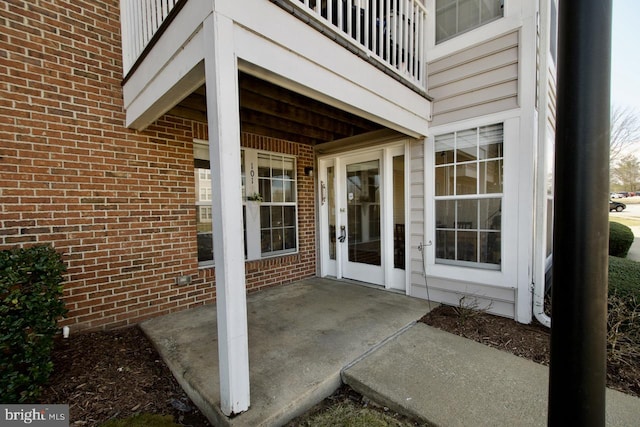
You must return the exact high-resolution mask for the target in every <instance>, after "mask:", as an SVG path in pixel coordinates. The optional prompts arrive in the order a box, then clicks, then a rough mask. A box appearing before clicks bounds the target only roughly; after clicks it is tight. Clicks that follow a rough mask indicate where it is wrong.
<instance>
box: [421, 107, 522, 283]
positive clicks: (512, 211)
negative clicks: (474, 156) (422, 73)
mask: <svg viewBox="0 0 640 427" xmlns="http://www.w3.org/2000/svg"><path fill="white" fill-rule="evenodd" d="M519 115H520V110H519V109H517V110H510V111H507V112H502V113H496V114H491V115H488V116H483V117H479V118H473V119H469V120H464V121H460V122H456V123H448V124H446V125H441V126H437V127H433V128H431V129H430V136H429V138H427V140H426V144H427V145H426V147H425V150H424V155H425V183H426V184H425V207H424V212H425V240H426V245H425V247H426V255H425V258H426V270H427V276H428V277H437V278H443V279H447V280H456V281H460V282H467V283H469V282H472V283H477V284H484V285H490V286H495V287H503V288H504V287H507V288H515V287H516V283H517V273H518V265H517V261H518V253H517V252H518V251H517V250H515V249H514V250H509V248H517V247H518V246H517V243H518V179H519V175H518V168H519V165H518V163H519V157H520V148H519V144H520V132H521V131H520V118H519ZM499 122H502V123H503V124H504V128H503V132H504V133H503V135H504V145H503V159H504V164H503V173H504V182H503V188H502V194H503V198H502V204H503V205H502V236H501V243H502V268H501V270H488V269H484V268H482V267H478V268H476V267H468V266H459V265H448V264H442V263H440V262H439V263H436V262H435V241H436V240H435V237H436V233H435V230H436V220H435V185H432V184H433V183H435V157H434V150H433V144H434V141H435V136H436V135H441V134H444V133H449V132H454V131H460V130H464V129H470V128H474V127H480V126H486V125H491V124H495V123H499Z"/></svg>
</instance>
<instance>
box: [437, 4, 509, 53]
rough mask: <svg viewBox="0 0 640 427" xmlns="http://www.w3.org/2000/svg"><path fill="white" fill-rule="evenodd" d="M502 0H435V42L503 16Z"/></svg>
mask: <svg viewBox="0 0 640 427" xmlns="http://www.w3.org/2000/svg"><path fill="white" fill-rule="evenodd" d="M503 4H504V0H436V43H440V42H443V41H445V40H448V39H450V38H452V37H455V36H456V35H458V34H461V33H464V32H466V31H469V30H472V29H474V28H477V27H480V26H481V25H484V24H486V23H488V22H490V21H493V20H495V19H498V18H501V17H502V16H503V9H504V8H503Z"/></svg>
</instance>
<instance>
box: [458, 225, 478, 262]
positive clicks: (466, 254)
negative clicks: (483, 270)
mask: <svg viewBox="0 0 640 427" xmlns="http://www.w3.org/2000/svg"><path fill="white" fill-rule="evenodd" d="M457 243H458V256H457V258H456V259H458V260H459V261H471V262H477V261H478V233H477V232H476V231H458V238H457Z"/></svg>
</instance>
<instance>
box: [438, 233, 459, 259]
mask: <svg viewBox="0 0 640 427" xmlns="http://www.w3.org/2000/svg"><path fill="white" fill-rule="evenodd" d="M436 258H440V259H456V232H455V231H446V230H437V231H436Z"/></svg>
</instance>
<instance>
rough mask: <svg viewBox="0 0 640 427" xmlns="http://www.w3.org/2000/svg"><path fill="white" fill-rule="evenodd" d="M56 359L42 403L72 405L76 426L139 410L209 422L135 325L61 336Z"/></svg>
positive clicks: (196, 423) (191, 421)
mask: <svg viewBox="0 0 640 427" xmlns="http://www.w3.org/2000/svg"><path fill="white" fill-rule="evenodd" d="M53 363H54V372H53V375H52V376H51V378H50V381H49V385H48V386H47V388H46V389H45V390H44V393H43V395H42V396H41V398H40V401H41V402H43V403H48V404H56V403H60V404H68V405H69V412H70V418H71V425H72V426H98V425H100V424H101V423H103V422H105V421H107V420H109V419H112V418H126V417H129V416H131V415H134V414H137V413H152V414H162V415H173V416H174V419H175V421H176V422H177V423H179V424H183V425H192V426H208V425H209V423H208V421H207V419H206V418H205V417H204V416H203V415H202V414H201V413H200V412H199V411H198V409H197V408H196V406H195V405H194V404H193V403H192V402H191V401H190V400H189V398H188V397H187V396H186V394H185V393H184V392H183V391H182V388H180V386H179V385H178V383H177V381H176V380H175V379H174V377H173V375H171V372H170V371H169V368H167V366H166V365H165V364H164V362H163V361H162V360H161V359H160V357H159V356H158V353H157V352H156V350H155V349H154V348H153V345H152V344H151V343H150V342H149V341H148V340H147V338H146V337H145V335H144V333H143V332H142V331H141V330H140V329H139V328H138V327H137V326H134V327H130V328H125V329H118V330H114V331H106V332H93V333H78V334H75V335H74V334H72V335H71V336H70V337H69V338H68V339H59V340H58V341H57V342H56V344H55V348H54V351H53Z"/></svg>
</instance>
